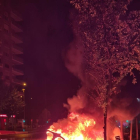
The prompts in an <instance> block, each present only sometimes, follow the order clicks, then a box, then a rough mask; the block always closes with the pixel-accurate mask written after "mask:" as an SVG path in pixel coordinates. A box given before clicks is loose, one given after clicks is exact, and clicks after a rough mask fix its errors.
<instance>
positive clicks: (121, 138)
mask: <svg viewBox="0 0 140 140" xmlns="http://www.w3.org/2000/svg"><path fill="white" fill-rule="evenodd" d="M123 139H124V138H123V122H122V121H121V140H123Z"/></svg>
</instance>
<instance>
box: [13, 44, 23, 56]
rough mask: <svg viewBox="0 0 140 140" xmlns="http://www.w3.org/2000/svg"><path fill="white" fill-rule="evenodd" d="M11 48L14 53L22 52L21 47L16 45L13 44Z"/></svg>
mask: <svg viewBox="0 0 140 140" xmlns="http://www.w3.org/2000/svg"><path fill="white" fill-rule="evenodd" d="M12 50H13V52H14V53H15V54H23V49H22V48H21V47H19V46H18V45H13V46H12Z"/></svg>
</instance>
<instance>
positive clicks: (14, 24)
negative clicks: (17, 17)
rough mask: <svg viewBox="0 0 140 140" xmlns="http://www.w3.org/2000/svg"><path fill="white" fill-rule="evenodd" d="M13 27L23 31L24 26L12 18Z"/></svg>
mask: <svg viewBox="0 0 140 140" xmlns="http://www.w3.org/2000/svg"><path fill="white" fill-rule="evenodd" d="M11 23H12V24H11V25H12V26H11V27H12V28H13V29H14V30H16V31H17V32H22V31H23V30H22V27H21V26H20V25H19V24H18V22H16V21H14V20H11Z"/></svg>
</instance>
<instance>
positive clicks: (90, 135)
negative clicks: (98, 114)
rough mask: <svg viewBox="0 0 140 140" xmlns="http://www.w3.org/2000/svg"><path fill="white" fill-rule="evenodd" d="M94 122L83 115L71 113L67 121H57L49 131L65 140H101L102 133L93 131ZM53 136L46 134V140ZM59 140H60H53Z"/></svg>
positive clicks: (57, 139) (59, 139)
mask: <svg viewBox="0 0 140 140" xmlns="http://www.w3.org/2000/svg"><path fill="white" fill-rule="evenodd" d="M95 125H96V122H95V120H94V119H91V118H89V117H87V116H85V115H79V114H76V113H71V114H69V116H68V119H67V120H62V121H58V123H55V124H53V125H51V126H50V128H49V130H50V131H52V132H56V133H59V134H61V136H62V137H63V138H64V139H65V140H103V132H102V131H96V130H95V128H94V127H95ZM52 137H53V135H52V134H50V132H47V140H52ZM55 140H61V138H55Z"/></svg>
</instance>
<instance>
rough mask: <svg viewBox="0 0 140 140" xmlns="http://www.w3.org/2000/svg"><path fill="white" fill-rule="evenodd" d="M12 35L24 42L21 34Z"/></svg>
mask: <svg viewBox="0 0 140 140" xmlns="http://www.w3.org/2000/svg"><path fill="white" fill-rule="evenodd" d="M12 36H13V37H15V38H17V39H18V40H20V41H21V42H22V37H21V36H20V35H19V34H15V33H12Z"/></svg>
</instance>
